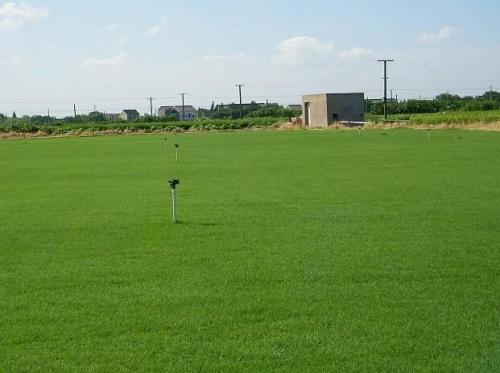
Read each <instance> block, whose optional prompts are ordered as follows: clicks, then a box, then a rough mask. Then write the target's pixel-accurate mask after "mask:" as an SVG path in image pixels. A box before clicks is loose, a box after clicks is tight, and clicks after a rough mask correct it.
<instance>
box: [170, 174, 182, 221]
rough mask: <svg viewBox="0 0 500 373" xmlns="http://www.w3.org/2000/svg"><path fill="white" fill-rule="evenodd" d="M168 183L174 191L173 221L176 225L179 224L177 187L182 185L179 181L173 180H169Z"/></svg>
mask: <svg viewBox="0 0 500 373" xmlns="http://www.w3.org/2000/svg"><path fill="white" fill-rule="evenodd" d="M168 183H169V184H170V189H171V190H172V220H173V222H174V224H176V223H177V208H176V207H177V206H176V202H177V201H176V197H177V196H176V192H177V185H179V184H180V181H179V180H178V179H173V180H169V182H168Z"/></svg>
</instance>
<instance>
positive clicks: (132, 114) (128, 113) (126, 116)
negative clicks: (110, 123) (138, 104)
mask: <svg viewBox="0 0 500 373" xmlns="http://www.w3.org/2000/svg"><path fill="white" fill-rule="evenodd" d="M139 117H140V114H139V112H138V111H137V110H135V109H134V110H123V111H122V112H121V114H120V119H121V120H126V121H130V120H136V119H139Z"/></svg>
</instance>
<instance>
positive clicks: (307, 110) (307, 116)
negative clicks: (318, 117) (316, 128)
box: [304, 102, 311, 127]
mask: <svg viewBox="0 0 500 373" xmlns="http://www.w3.org/2000/svg"><path fill="white" fill-rule="evenodd" d="M304 124H305V126H306V127H309V126H310V125H311V103H310V102H306V103H304Z"/></svg>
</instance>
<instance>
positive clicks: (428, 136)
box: [427, 128, 431, 141]
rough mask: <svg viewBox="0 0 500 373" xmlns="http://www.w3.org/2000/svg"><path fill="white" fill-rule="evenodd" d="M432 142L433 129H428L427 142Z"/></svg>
mask: <svg viewBox="0 0 500 373" xmlns="http://www.w3.org/2000/svg"><path fill="white" fill-rule="evenodd" d="M430 140H431V129H430V128H428V129H427V141H430Z"/></svg>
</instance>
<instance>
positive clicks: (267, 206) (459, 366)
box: [0, 130, 500, 372]
mask: <svg viewBox="0 0 500 373" xmlns="http://www.w3.org/2000/svg"><path fill="white" fill-rule="evenodd" d="M174 142H177V143H179V144H180V146H181V153H180V154H181V162H180V163H178V164H175V163H174V162H173V161H172V160H173V158H174V151H173V143H174ZM499 169H500V133H491V132H490V133H487V132H461V131H451V130H448V131H433V132H432V137H431V141H427V133H426V132H425V131H411V130H393V131H386V132H382V131H376V130H373V131H363V132H362V133H361V135H358V134H357V132H356V131H341V132H330V131H305V132H304V131H296V132H273V131H256V132H237V133H217V134H196V135H182V136H176V137H174V136H168V141H167V144H165V143H164V141H163V136H161V137H159V136H130V137H95V138H64V139H41V140H40V139H39V140H9V141H3V142H0V177H1V181H0V268H1V271H0V283H1V286H0V345H1V348H0V371H6V372H17V371H86V372H87V371H165V370H171V371H183V370H187V371H251V372H255V371H270V370H277V371H306V370H308V371H324V370H329V371H373V372H380V371H411V372H424V371H471V370H472V371H473V370H484V371H497V369H499V367H500V354H499V353H498V351H500V343H499V333H500V296H499V294H500V220H499V211H500V189H499V185H500V172H499ZM173 176H177V177H179V178H180V179H181V185H180V186H179V191H178V199H179V218H180V220H181V223H180V224H178V225H175V226H174V225H173V224H172V223H170V191H169V189H168V183H167V180H168V179H169V178H171V177H173Z"/></svg>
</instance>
